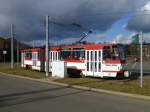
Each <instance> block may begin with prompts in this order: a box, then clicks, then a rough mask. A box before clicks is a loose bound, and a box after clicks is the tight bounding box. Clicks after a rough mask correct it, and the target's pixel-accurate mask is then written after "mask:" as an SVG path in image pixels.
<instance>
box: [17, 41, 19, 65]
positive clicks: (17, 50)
mask: <svg viewBox="0 0 150 112" xmlns="http://www.w3.org/2000/svg"><path fill="white" fill-rule="evenodd" d="M17 66H19V41H18V40H17Z"/></svg>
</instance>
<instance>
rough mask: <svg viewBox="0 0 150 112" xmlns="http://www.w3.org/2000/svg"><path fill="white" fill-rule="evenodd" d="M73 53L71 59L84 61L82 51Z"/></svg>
mask: <svg viewBox="0 0 150 112" xmlns="http://www.w3.org/2000/svg"><path fill="white" fill-rule="evenodd" d="M72 52H73V59H84V57H85V52H84V51H72Z"/></svg>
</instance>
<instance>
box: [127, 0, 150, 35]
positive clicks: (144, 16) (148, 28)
mask: <svg viewBox="0 0 150 112" xmlns="http://www.w3.org/2000/svg"><path fill="white" fill-rule="evenodd" d="M149 20H150V2H148V1H147V0H145V2H144V4H143V6H141V7H138V8H137V12H135V14H134V15H133V18H132V19H131V20H130V21H129V23H128V26H127V28H128V29H130V30H135V31H138V32H139V31H142V32H144V33H148V32H150V22H149Z"/></svg>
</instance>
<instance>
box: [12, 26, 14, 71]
mask: <svg viewBox="0 0 150 112" xmlns="http://www.w3.org/2000/svg"><path fill="white" fill-rule="evenodd" d="M11 68H12V69H13V68H14V25H13V24H11Z"/></svg>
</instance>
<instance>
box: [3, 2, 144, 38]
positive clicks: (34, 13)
mask: <svg viewBox="0 0 150 112" xmlns="http://www.w3.org/2000/svg"><path fill="white" fill-rule="evenodd" d="M0 1H1V3H0V35H6V36H9V27H10V24H11V23H14V24H15V26H16V29H15V30H16V35H17V38H19V39H20V40H24V41H31V40H33V39H34V40H42V39H44V37H45V27H44V26H45V22H44V21H45V15H50V21H53V22H51V23H50V36H51V38H52V39H54V40H55V39H62V38H66V37H79V36H80V35H81V33H82V32H83V31H86V30H88V29H93V30H97V31H105V30H107V29H108V28H109V27H110V26H111V25H112V24H113V23H114V22H115V21H116V20H117V19H118V18H120V17H121V16H122V14H120V13H113V12H118V11H123V12H127V11H128V10H129V9H134V8H137V6H139V4H141V2H140V3H139V2H138V1H137V0H115V1H114V0H42V1H41V0H0ZM141 1H142V0H141ZM145 1H146V0H144V2H142V4H143V3H145ZM111 12H112V13H111ZM55 23H59V24H55ZM72 23H77V24H81V25H82V26H84V27H85V28H86V29H85V28H79V27H78V26H75V25H74V26H73V25H71V24H72ZM133 26H134V25H132V22H130V23H129V28H133ZM143 27H144V26H143Z"/></svg>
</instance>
